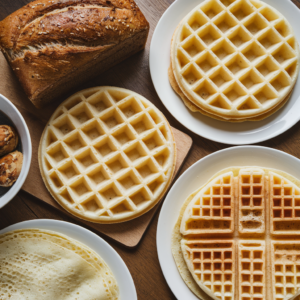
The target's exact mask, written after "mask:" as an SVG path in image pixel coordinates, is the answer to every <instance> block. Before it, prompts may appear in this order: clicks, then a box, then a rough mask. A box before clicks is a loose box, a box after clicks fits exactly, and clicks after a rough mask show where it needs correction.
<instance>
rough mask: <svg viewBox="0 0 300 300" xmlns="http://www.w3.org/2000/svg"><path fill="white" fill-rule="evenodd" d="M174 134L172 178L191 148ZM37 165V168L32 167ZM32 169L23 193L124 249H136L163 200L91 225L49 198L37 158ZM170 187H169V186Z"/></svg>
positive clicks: (188, 140)
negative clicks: (128, 216)
mask: <svg viewBox="0 0 300 300" xmlns="http://www.w3.org/2000/svg"><path fill="white" fill-rule="evenodd" d="M172 131H173V133H174V137H175V141H176V148H177V161H176V166H175V172H174V177H173V178H175V177H176V175H177V174H178V172H179V170H180V168H181V166H182V165H183V162H184V160H185V158H186V157H187V155H188V153H189V151H190V149H191V147H192V143H193V142H192V139H191V137H190V136H188V135H186V134H185V133H183V132H181V131H179V130H177V129H175V128H172ZM36 165H37V168H36V167H34V166H36ZM32 167H34V168H31V170H30V174H29V176H28V178H27V180H26V182H25V184H24V186H23V188H22V190H23V191H25V192H27V193H29V194H30V195H32V196H34V197H35V198H37V199H39V200H40V201H42V202H44V203H46V204H48V205H51V206H52V207H54V208H56V209H58V210H60V211H62V212H63V213H65V214H67V215H68V216H70V217H72V218H73V219H75V220H77V221H79V222H81V223H83V224H84V225H85V226H88V227H90V228H92V229H94V230H96V231H97V232H99V233H100V234H103V235H105V236H107V237H109V238H111V239H113V240H115V241H117V242H118V243H120V244H122V245H124V246H126V247H130V248H132V247H136V246H137V245H138V244H139V242H140V241H141V239H142V237H143V235H144V234H145V232H146V230H147V228H148V226H149V225H150V223H151V221H152V219H153V217H154V216H155V213H156V211H157V210H158V208H159V206H160V205H159V204H160V203H161V202H162V201H163V200H164V197H165V196H164V197H163V198H162V200H161V201H160V202H159V203H158V204H157V205H156V206H155V207H154V208H152V209H151V210H150V211H149V212H147V213H146V214H144V215H142V216H140V217H138V218H136V219H134V220H131V221H127V222H124V223H117V224H97V223H92V222H89V221H85V220H81V219H79V218H77V217H76V216H73V215H71V214H70V213H68V212H67V211H66V210H64V209H63V208H62V207H61V206H60V205H59V204H57V202H56V201H55V200H54V199H53V198H52V197H51V195H50V194H49V192H48V191H47V189H46V187H45V185H44V183H43V181H42V177H41V175H40V172H39V168H38V162H37V157H36V158H35V157H33V162H32ZM170 186H171V185H170Z"/></svg>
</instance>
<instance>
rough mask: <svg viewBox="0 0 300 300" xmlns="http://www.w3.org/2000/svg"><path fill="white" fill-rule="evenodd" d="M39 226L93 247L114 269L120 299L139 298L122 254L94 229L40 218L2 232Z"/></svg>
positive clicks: (7, 228) (18, 224) (17, 224)
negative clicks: (94, 231) (93, 230)
mask: <svg viewBox="0 0 300 300" xmlns="http://www.w3.org/2000/svg"><path fill="white" fill-rule="evenodd" d="M29 228H37V229H44V230H52V231H56V232H58V233H62V234H65V235H67V236H69V237H71V238H73V239H75V240H77V241H79V242H81V243H83V244H85V245H86V246H88V247H90V248H91V249H93V250H94V251H95V252H96V253H97V254H99V255H100V256H101V257H102V258H103V259H104V261H105V262H106V263H107V265H108V266H109V267H110V269H111V270H112V272H113V274H114V276H115V278H116V280H117V282H118V285H119V289H120V300H125V299H131V300H137V293H136V289H135V285H134V282H133V279H132V276H131V274H130V272H129V270H128V268H127V266H126V264H125V262H124V261H123V259H122V258H121V256H120V255H119V254H118V253H117V252H116V251H115V250H114V249H113V248H112V247H111V246H110V245H109V244H108V243H107V242H106V241H105V240H103V239H102V238H101V237H99V236H98V235H96V234H95V233H93V232H92V231H90V230H88V229H86V228H83V227H81V226H78V225H76V224H72V223H69V222H65V221H59V220H51V219H38V220H29V221H24V222H20V223H16V224H13V225H10V226H8V227H6V228H4V229H2V230H0V234H3V233H5V232H8V231H12V230H17V229H29Z"/></svg>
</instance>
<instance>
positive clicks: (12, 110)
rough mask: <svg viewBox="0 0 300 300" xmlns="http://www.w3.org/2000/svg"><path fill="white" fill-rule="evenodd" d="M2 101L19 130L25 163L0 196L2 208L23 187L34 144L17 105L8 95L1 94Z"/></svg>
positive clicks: (0, 99)
mask: <svg viewBox="0 0 300 300" xmlns="http://www.w3.org/2000/svg"><path fill="white" fill-rule="evenodd" d="M0 102H2V103H1V104H2V106H1V108H0V110H1V111H2V112H3V113H5V114H6V115H7V116H8V117H9V118H10V119H11V120H12V122H13V123H14V125H15V127H16V128H17V130H18V133H19V137H20V139H21V143H22V152H23V165H22V169H21V173H20V175H19V178H18V179H17V181H16V182H15V183H14V185H13V186H12V187H11V188H10V190H9V191H7V192H6V193H5V194H4V195H3V196H2V197H0V208H2V207H3V206H4V205H6V204H7V203H8V202H9V201H10V200H12V199H13V198H14V197H15V196H16V194H17V193H18V192H19V190H20V189H21V188H22V186H23V184H24V182H25V180H26V178H27V176H28V172H29V169H30V164H31V157H32V146H31V137H30V133H29V130H28V127H27V124H26V122H25V120H24V118H23V117H22V115H21V113H20V112H19V110H18V109H17V108H16V107H15V105H14V104H13V103H12V102H11V101H9V100H8V99H7V98H6V97H4V96H3V95H2V94H0Z"/></svg>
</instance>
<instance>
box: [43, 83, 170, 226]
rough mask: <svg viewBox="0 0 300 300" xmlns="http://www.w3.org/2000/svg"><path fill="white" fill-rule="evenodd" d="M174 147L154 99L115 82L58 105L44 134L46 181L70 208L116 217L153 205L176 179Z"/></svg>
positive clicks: (90, 216) (107, 219)
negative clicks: (173, 179)
mask: <svg viewBox="0 0 300 300" xmlns="http://www.w3.org/2000/svg"><path fill="white" fill-rule="evenodd" d="M175 162H176V147H175V142H174V137H173V134H172V131H171V128H170V125H169V123H168V121H167V120H166V119H165V117H164V115H163V114H162V113H161V112H160V111H159V110H158V109H157V108H156V107H155V106H154V105H153V104H152V103H151V102H149V101H148V100H146V99H145V98H144V97H142V96H141V95H138V94H136V93H134V92H132V91H129V90H126V89H121V88H115V87H96V88H90V89H87V90H83V91H81V92H78V93H76V94H74V95H73V96H71V97H70V98H69V99H67V100H66V101H64V102H63V103H62V104H61V105H60V106H59V107H58V108H57V110H56V111H55V112H54V114H53V115H52V117H51V119H50V120H49V122H48V125H47V126H46V128H45V130H44V133H43V135H42V137H41V142H40V148H39V165H40V170H41V173H42V177H43V180H44V182H45V184H46V187H47V188H48V190H49V191H50V193H51V194H52V196H53V197H54V199H55V200H56V201H57V202H58V203H59V204H60V205H61V206H62V207H63V208H65V209H66V210H68V211H69V212H70V213H72V214H74V215H76V216H78V217H80V218H82V219H85V220H89V221H92V222H98V223H116V222H123V221H126V220H130V219H133V218H136V217H138V216H140V215H142V214H144V213H145V212H147V211H148V210H149V209H151V208H152V207H153V206H154V205H155V204H156V203H157V202H158V201H159V200H160V199H161V197H162V196H163V195H164V193H165V191H166V190H167V188H168V187H169V184H170V182H171V180H172V177H173V173H174V168H175Z"/></svg>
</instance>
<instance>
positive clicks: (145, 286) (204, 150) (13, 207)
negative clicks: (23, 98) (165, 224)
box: [0, 0, 300, 300]
mask: <svg viewBox="0 0 300 300" xmlns="http://www.w3.org/2000/svg"><path fill="white" fill-rule="evenodd" d="M28 2H30V1H27V0H10V1H7V0H0V19H3V18H5V17H6V16H7V15H8V14H10V13H12V12H13V11H15V10H16V9H18V8H20V7H21V6H23V5H24V4H26V3H28ZM137 2H138V4H139V6H140V8H141V10H142V11H143V12H144V14H145V16H146V18H147V19H148V21H149V22H150V35H149V39H148V42H147V47H146V50H145V51H144V52H141V53H138V54H137V55H135V56H133V57H132V58H130V59H128V60H126V61H124V62H123V63H121V64H119V65H118V66H116V67H114V68H113V69H111V70H110V71H108V72H106V74H105V75H103V76H100V77H98V78H97V79H95V80H94V81H93V82H90V83H89V84H86V85H85V86H84V87H89V86H93V85H115V86H120V87H124V88H128V89H132V90H134V91H136V92H138V93H140V94H142V95H143V96H145V97H146V98H147V99H149V100H151V101H152V102H153V103H154V104H155V105H156V106H157V107H158V108H159V109H160V110H162V112H163V113H164V114H165V115H166V117H167V118H168V120H169V122H170V123H171V125H172V126H173V127H175V128H178V129H180V130H181V131H184V132H186V133H187V134H189V135H190V136H191V137H192V138H193V141H194V144H193V147H192V150H191V152H190V154H189V157H188V159H187V160H186V162H185V164H184V166H183V168H182V170H181V172H180V174H181V173H182V172H184V171H185V170H186V169H187V168H188V167H189V166H191V165H192V164H194V163H195V162H196V161H197V160H199V159H200V158H202V157H204V156H206V155H208V154H210V153H212V152H215V151H217V150H220V149H224V148H226V147H228V146H226V145H224V144H220V143H215V142H212V141H209V140H206V139H204V138H201V137H199V136H196V135H195V134H193V133H191V132H190V131H188V130H187V129H185V128H184V127H183V126H182V125H180V124H179V122H177V121H176V120H175V119H174V118H173V117H172V116H171V115H170V114H169V113H168V111H167V110H166V109H165V108H164V106H163V104H162V103H161V101H160V100H159V98H158V96H157V94H156V92H155V89H154V87H153V84H152V81H151V78H150V72H149V65H148V59H149V45H150V41H151V37H152V34H153V31H154V29H155V26H156V24H157V22H158V20H159V18H160V17H161V15H162V14H163V13H164V11H165V10H166V9H167V8H168V6H169V5H170V4H171V3H172V2H173V1H172V0H137ZM293 2H294V3H295V4H296V5H297V6H298V7H299V8H300V0H293ZM0 74H1V76H3V72H2V70H0ZM15 93H22V90H21V89H20V87H19V86H18V85H17V86H16V90H15ZM25 105H30V103H29V102H28V103H26V104H25ZM53 105H54V104H53ZM259 145H262V146H267V147H272V148H275V149H279V150H282V151H285V152H287V153H289V154H292V155H294V156H296V157H300V126H299V124H296V125H295V126H294V127H293V128H291V129H290V130H288V131H287V132H285V133H284V134H282V135H280V136H278V137H276V138H274V139H272V140H269V141H266V142H264V143H260V144H259ZM29 206H30V208H29ZM36 218H52V219H59V220H61V219H63V220H65V221H69V222H73V223H76V221H74V220H73V219H71V218H68V217H67V216H65V215H64V214H62V213H59V212H57V211H55V210H54V209H52V208H51V207H48V206H46V205H42V204H41V203H39V202H38V201H37V200H35V199H34V198H33V197H31V196H28V195H27V194H25V193H22V192H21V193H20V194H19V195H18V196H17V197H16V198H15V199H14V200H13V201H11V202H10V203H9V204H8V205H7V206H6V207H4V208H3V209H1V210H0V228H4V227H6V226H8V225H11V224H14V223H17V222H20V221H23V220H30V219H36ZM157 219H158V214H157V215H156V216H155V218H154V220H153V221H152V223H151V225H150V227H149V229H148V230H147V232H146V235H145V236H144V238H143V239H142V241H141V243H140V244H139V246H138V247H137V248H136V249H134V250H132V249H127V248H124V247H121V246H119V245H118V244H116V243H114V242H112V241H110V240H108V241H109V242H110V244H111V245H112V246H113V247H114V249H115V250H116V251H117V252H118V253H119V254H120V255H121V257H122V258H123V259H124V261H125V263H126V264H127V266H128V268H129V270H130V272H131V274H132V276H133V280H134V282H135V285H136V288H137V293H138V299H141V300H148V299H149V300H158V299H159V300H168V299H172V300H175V299H176V298H175V297H174V295H173V294H172V292H171V291H170V289H169V287H168V285H167V283H166V281H165V279H164V277H163V274H162V272H161V269H160V266H159V263H158V258H157V252H156V229H157Z"/></svg>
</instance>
